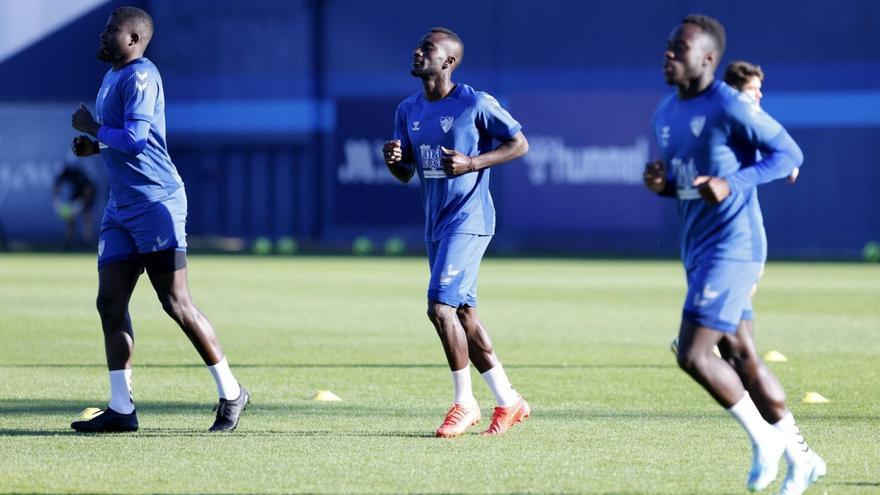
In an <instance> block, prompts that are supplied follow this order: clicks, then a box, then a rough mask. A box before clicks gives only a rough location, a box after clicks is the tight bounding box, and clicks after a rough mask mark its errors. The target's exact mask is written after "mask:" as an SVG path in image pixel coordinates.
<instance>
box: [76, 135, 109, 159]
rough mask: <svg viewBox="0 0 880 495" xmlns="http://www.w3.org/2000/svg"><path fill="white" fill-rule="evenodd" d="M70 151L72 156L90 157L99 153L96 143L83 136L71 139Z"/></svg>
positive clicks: (99, 149)
mask: <svg viewBox="0 0 880 495" xmlns="http://www.w3.org/2000/svg"><path fill="white" fill-rule="evenodd" d="M70 149H72V150H73V154H74V155H76V156H92V155H97V154H98V153H100V152H101V148H100V147H99V145H98V142H97V141H95V140H94V139H90V138H89V137H88V136H84V135H80V136H77V137H75V138H73V143H71V144H70Z"/></svg>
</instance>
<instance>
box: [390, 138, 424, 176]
mask: <svg viewBox="0 0 880 495" xmlns="http://www.w3.org/2000/svg"><path fill="white" fill-rule="evenodd" d="M382 156H384V157H385V165H388V170H389V171H390V172H391V175H393V176H394V177H395V178H396V179H397V180H399V181H400V182H404V183H406V182H409V180H410V179H412V176H413V174H414V173H415V171H416V169H415V165H413V163H412V156H410V154H409V153H405V152H404V150H403V148H402V147H401V146H400V140H399V139H393V140H391V141H385V144H384V145H383V146H382Z"/></svg>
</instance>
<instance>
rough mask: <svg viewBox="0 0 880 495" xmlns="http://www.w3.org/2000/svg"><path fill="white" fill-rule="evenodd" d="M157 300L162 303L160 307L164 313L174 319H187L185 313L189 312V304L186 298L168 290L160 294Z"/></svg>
mask: <svg viewBox="0 0 880 495" xmlns="http://www.w3.org/2000/svg"><path fill="white" fill-rule="evenodd" d="M159 302H161V303H162V309H164V310H165V313H167V314H168V316H170V317H172V318H174V319H175V320H176V321H183V320H186V319H187V314H188V313H189V312H190V306H191V305H190V304H189V301H188V299H186V298H181V297H177V296H175V295H174V294H172V293H170V292H169V293H166V294H160V295H159Z"/></svg>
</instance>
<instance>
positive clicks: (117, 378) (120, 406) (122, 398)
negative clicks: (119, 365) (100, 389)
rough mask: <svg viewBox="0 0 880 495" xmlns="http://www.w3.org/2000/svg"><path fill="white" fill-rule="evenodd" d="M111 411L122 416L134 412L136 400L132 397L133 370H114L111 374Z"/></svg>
mask: <svg viewBox="0 0 880 495" xmlns="http://www.w3.org/2000/svg"><path fill="white" fill-rule="evenodd" d="M109 407H110V409H113V410H114V411H116V412H118V413H120V414H131V413H132V411H134V399H132V397H131V370H130V369H129V370H113V371H111V372H110V405H109Z"/></svg>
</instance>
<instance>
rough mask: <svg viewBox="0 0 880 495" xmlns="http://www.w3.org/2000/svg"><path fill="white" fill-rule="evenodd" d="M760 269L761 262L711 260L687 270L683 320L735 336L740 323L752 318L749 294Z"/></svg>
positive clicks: (759, 273) (759, 274)
mask: <svg viewBox="0 0 880 495" xmlns="http://www.w3.org/2000/svg"><path fill="white" fill-rule="evenodd" d="M763 266H764V264H763V263H760V262H747V261H728V260H714V261H710V262H706V263H702V264H700V265H698V266H696V267H695V268H693V269H691V270H688V271H687V282H688V292H687V297H686V298H685V301H684V310H683V311H682V318H683V319H685V320H688V321H691V322H693V323H696V324H697V325H700V326H702V327H708V328H711V329H713V330H719V331H721V332H725V333H735V332H736V328H737V327H738V326H739V322H740V320H751V319H753V318H754V313H753V311H752V300H751V292H752V287H753V286H754V285H755V284H756V283H757V282H758V278H759V277H760V276H761V271H762V268H763Z"/></svg>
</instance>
